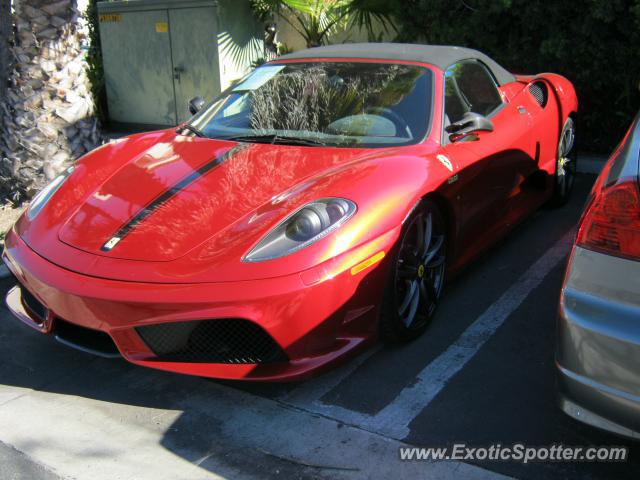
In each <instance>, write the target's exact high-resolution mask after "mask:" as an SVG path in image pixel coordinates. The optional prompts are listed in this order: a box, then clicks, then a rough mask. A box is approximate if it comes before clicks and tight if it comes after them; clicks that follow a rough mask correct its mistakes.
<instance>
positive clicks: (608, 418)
mask: <svg viewBox="0 0 640 480" xmlns="http://www.w3.org/2000/svg"><path fill="white" fill-rule="evenodd" d="M556 366H557V378H558V388H559V404H560V407H561V408H562V410H563V411H565V413H567V414H568V415H570V416H572V417H573V418H576V419H577V420H580V421H582V422H585V423H588V424H590V425H593V426H595V427H598V428H601V429H604V430H607V431H610V432H613V433H616V434H619V435H625V436H628V437H632V438H640V433H639V432H640V262H635V261H631V260H625V259H621V258H617V257H612V256H608V255H604V254H601V253H597V252H593V251H590V250H586V249H583V248H580V247H575V248H574V251H573V253H572V256H571V260H570V262H569V266H568V270H567V274H566V278H565V282H564V285H563V288H562V295H561V299H560V309H559V316H558V323H557V344H556Z"/></svg>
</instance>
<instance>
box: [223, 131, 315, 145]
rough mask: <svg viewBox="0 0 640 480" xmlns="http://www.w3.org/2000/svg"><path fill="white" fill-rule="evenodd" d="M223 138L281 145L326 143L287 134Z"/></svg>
mask: <svg viewBox="0 0 640 480" xmlns="http://www.w3.org/2000/svg"><path fill="white" fill-rule="evenodd" d="M223 140H231V141H234V142H255V143H271V144H276V143H277V144H280V145H305V146H312V147H315V146H325V145H326V143H324V142H321V141H320V140H314V139H312V138H303V137H289V136H286V135H277V134H272V133H269V134H264V135H237V136H231V137H223Z"/></svg>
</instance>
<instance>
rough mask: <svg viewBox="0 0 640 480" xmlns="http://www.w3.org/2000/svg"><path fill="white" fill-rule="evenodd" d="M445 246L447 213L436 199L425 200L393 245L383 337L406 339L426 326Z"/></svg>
mask: <svg viewBox="0 0 640 480" xmlns="http://www.w3.org/2000/svg"><path fill="white" fill-rule="evenodd" d="M446 246H447V237H446V223H445V221H444V216H443V215H442V213H441V211H440V209H439V208H438V206H437V205H436V204H435V203H434V202H433V201H431V200H422V201H421V202H420V203H419V204H418V206H417V207H416V208H415V209H414V211H413V212H412V213H411V215H410V216H409V218H407V220H406V221H405V224H404V227H403V229H402V233H401V234H400V239H399V240H398V243H397V244H396V247H395V249H394V252H395V253H394V255H393V257H392V259H393V261H392V264H391V267H390V272H389V278H388V281H387V288H386V291H385V295H384V298H383V302H382V307H381V317H380V336H381V338H382V339H383V340H385V341H390V342H406V341H409V340H413V339H414V338H417V337H419V336H420V335H422V333H424V331H425V330H426V329H427V327H428V326H429V324H430V323H431V320H432V318H433V315H434V313H435V311H436V308H437V306H438V299H439V298H440V294H441V293H442V287H443V285H444V274H445V266H446Z"/></svg>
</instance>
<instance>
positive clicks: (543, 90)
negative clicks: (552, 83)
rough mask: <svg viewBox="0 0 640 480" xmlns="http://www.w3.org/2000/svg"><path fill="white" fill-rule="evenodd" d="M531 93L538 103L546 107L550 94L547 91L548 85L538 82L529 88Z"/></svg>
mask: <svg viewBox="0 0 640 480" xmlns="http://www.w3.org/2000/svg"><path fill="white" fill-rule="evenodd" d="M529 92H530V93H531V95H533V98H535V99H536V102H538V104H539V105H540V106H541V107H544V106H545V105H546V104H547V98H548V96H549V92H548V90H547V85H546V84H545V83H543V82H536V83H534V84H533V85H531V86H530V87H529Z"/></svg>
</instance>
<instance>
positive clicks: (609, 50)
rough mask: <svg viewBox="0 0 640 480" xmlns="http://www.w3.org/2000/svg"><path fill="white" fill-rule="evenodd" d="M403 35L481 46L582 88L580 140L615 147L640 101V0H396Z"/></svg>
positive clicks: (589, 147)
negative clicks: (565, 79)
mask: <svg viewBox="0 0 640 480" xmlns="http://www.w3.org/2000/svg"><path fill="white" fill-rule="evenodd" d="M396 3H397V11H396V18H397V20H398V23H399V25H400V28H399V31H400V32H401V33H400V38H399V40H403V41H413V42H421V43H422V42H423V43H432V44H449V45H460V46H467V47H471V48H476V49H478V50H481V51H483V52H485V53H486V54H488V55H489V56H491V57H492V58H494V59H495V60H496V61H498V62H499V63H501V64H502V65H503V66H505V67H506V68H507V69H509V70H510V71H512V72H516V73H539V72H555V73H560V74H562V75H564V76H566V77H567V78H568V79H569V80H571V81H572V82H573V83H574V85H575V88H576V91H577V93H578V100H579V102H580V110H579V112H578V128H579V130H578V134H579V137H578V140H579V148H580V149H581V150H583V151H585V150H586V151H591V152H608V151H610V150H611V149H612V148H613V147H614V146H615V145H616V143H617V142H618V141H619V140H620V139H621V138H622V136H623V135H624V133H625V131H626V129H627V127H628V125H629V123H630V122H631V120H632V118H633V116H634V114H635V112H636V111H637V110H638V108H639V107H640V92H639V91H638V83H639V81H640V0H610V1H604V0H577V1H570V0H546V1H541V0H448V1H446V2H443V1H442V0H404V1H399V0H396Z"/></svg>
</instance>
